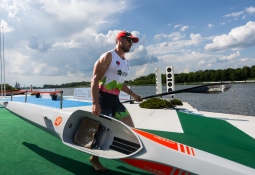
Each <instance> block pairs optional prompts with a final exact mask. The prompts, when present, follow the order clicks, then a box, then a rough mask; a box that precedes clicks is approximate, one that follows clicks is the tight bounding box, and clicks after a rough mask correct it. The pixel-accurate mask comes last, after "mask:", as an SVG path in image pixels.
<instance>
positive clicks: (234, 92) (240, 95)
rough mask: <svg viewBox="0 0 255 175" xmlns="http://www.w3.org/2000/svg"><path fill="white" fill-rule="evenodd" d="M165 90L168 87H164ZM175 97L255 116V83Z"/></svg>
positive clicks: (146, 89) (145, 91) (139, 89)
mask: <svg viewBox="0 0 255 175" xmlns="http://www.w3.org/2000/svg"><path fill="white" fill-rule="evenodd" d="M190 87H193V86H191V85H178V86H176V87H175V89H176V90H179V89H185V88H190ZM131 89H132V90H133V91H134V92H135V93H137V94H139V95H141V96H142V97H146V96H150V95H154V94H156V87H154V86H133V87H131ZM57 90H63V91H64V95H73V90H74V89H73V88H65V89H57ZM163 92H166V88H165V87H163ZM175 98H177V99H179V100H181V101H183V102H188V103H189V104H190V105H191V106H193V107H194V108H196V109H198V110H200V111H209V112H219V113H228V114H239V115H249V116H255V83H247V84H233V85H232V87H231V89H230V90H228V91H227V92H224V93H221V94H194V93H180V94H175Z"/></svg>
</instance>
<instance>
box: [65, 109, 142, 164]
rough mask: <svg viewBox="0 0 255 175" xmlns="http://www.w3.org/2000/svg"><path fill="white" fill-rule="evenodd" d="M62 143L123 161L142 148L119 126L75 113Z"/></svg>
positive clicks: (111, 119) (125, 126)
mask: <svg viewBox="0 0 255 175" xmlns="http://www.w3.org/2000/svg"><path fill="white" fill-rule="evenodd" d="M62 141H63V143H64V144H66V145H68V146H71V147H73V148H75V149H78V150H80V151H83V152H86V153H89V154H92V155H95V156H99V157H104V158H109V159H121V158H126V157H129V156H131V155H134V154H136V153H137V152H139V151H140V150H141V149H142V148H143V146H142V144H141V141H140V139H139V138H138V136H137V135H136V134H135V133H134V132H133V131H132V129H131V128H130V127H128V126H127V125H125V124H123V123H122V122H120V121H118V120H116V119H113V118H109V117H105V116H101V117H95V116H93V114H91V113H90V112H87V111H82V110H78V111H75V112H74V113H73V114H72V115H71V116H70V117H69V119H68V120H67V122H66V124H65V127H64V130H63V136H62Z"/></svg>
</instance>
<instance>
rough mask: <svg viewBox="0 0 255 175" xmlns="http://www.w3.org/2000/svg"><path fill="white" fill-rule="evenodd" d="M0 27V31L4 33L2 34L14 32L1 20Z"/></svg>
mask: <svg viewBox="0 0 255 175" xmlns="http://www.w3.org/2000/svg"><path fill="white" fill-rule="evenodd" d="M0 27H1V29H2V32H4V33H8V32H12V31H14V29H13V28H12V27H10V26H9V25H8V23H7V22H6V21H5V20H2V19H1V21H0Z"/></svg>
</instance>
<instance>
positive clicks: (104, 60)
mask: <svg viewBox="0 0 255 175" xmlns="http://www.w3.org/2000/svg"><path fill="white" fill-rule="evenodd" d="M111 61H112V54H111V53H110V52H107V53H105V54H103V55H102V56H101V57H100V58H99V60H97V61H96V63H95V65H94V71H93V76H92V79H91V93H92V102H93V107H92V113H93V114H94V115H96V116H99V114H100V112H101V109H100V106H99V103H98V90H99V89H98V87H99V80H101V79H102V78H103V76H104V74H105V72H106V70H107V69H108V66H109V65H110V63H111Z"/></svg>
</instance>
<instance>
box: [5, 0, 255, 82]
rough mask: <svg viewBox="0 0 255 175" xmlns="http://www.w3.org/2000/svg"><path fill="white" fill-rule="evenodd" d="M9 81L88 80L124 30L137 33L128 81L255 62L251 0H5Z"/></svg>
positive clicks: (254, 7)
mask: <svg viewBox="0 0 255 175" xmlns="http://www.w3.org/2000/svg"><path fill="white" fill-rule="evenodd" d="M0 1H1V2H0V20H1V26H2V27H3V29H4V38H5V41H4V42H5V43H4V46H5V49H4V58H5V69H6V73H5V74H6V83H8V84H10V85H12V86H14V85H15V83H16V82H19V83H20V84H21V86H24V85H25V86H29V85H34V86H42V85H44V84H62V83H70V82H77V81H90V79H91V75H92V70H93V66H94V62H95V61H96V60H97V59H98V58H99V57H100V55H101V54H102V53H103V52H106V51H109V50H112V49H114V47H115V36H116V35H117V33H118V32H119V31H120V30H127V31H130V32H132V33H133V34H134V35H137V36H138V37H139V38H140V41H139V43H137V44H134V45H133V47H132V49H131V51H130V53H128V54H126V58H127V59H128V60H129V63H130V67H131V69H130V72H129V76H128V78H127V79H128V80H129V79H131V80H133V79H134V78H137V77H140V76H146V75H148V74H150V73H154V72H155V68H160V69H161V72H162V73H165V68H166V67H167V66H174V71H175V73H181V72H186V73H188V72H195V71H198V70H208V69H215V70H217V69H227V68H240V67H243V66H252V65H255V47H254V46H255V2H254V0H231V1H222V0H221V1H220V0H214V1H205V0H193V1H191V0H178V1H177V0H161V1H156V0H126V1H125V0H122V1H116V0H105V1H100V0H86V1H83V0H62V1H60V0H59V1H58V0H54V1H53V0H37V1H34V0H0Z"/></svg>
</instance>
